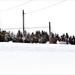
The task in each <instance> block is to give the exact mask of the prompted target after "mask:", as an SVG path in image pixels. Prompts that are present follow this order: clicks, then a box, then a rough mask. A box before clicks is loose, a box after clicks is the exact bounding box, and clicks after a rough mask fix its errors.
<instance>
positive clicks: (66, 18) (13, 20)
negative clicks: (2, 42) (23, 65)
mask: <svg viewBox="0 0 75 75" xmlns="http://www.w3.org/2000/svg"><path fill="white" fill-rule="evenodd" d="M28 1H29V0H17V1H15V0H10V1H9V0H6V1H5V0H1V1H0V28H22V10H23V9H24V11H25V13H28V12H32V11H35V10H38V9H41V8H44V7H48V6H51V5H54V4H56V3H59V2H61V1H63V0H36V1H35V0H32V1H31V2H29V3H27V4H25V5H22V6H19V7H16V8H14V9H11V10H7V11H4V10H6V9H10V8H12V7H15V6H18V5H21V4H24V3H25V2H28ZM74 9H75V1H74V0H65V1H63V2H62V3H59V4H57V5H55V6H52V7H49V8H47V9H44V10H41V11H38V12H34V13H30V14H25V27H41V26H44V27H45V26H48V25H49V21H50V22H51V28H52V31H53V32H54V33H58V34H60V35H61V34H63V33H66V32H68V33H69V34H70V35H75V28H74V27H75V10H74ZM26 30H27V32H33V31H36V30H40V31H41V30H45V31H47V32H48V31H49V30H48V27H47V28H42V29H38V28H36V29H26ZM8 31H14V33H15V32H16V31H17V30H10V29H9V30H8Z"/></svg>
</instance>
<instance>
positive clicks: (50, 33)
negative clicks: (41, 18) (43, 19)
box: [49, 22, 51, 42]
mask: <svg viewBox="0 0 75 75" xmlns="http://www.w3.org/2000/svg"><path fill="white" fill-rule="evenodd" d="M50 40H51V23H50V22H49V42H50Z"/></svg>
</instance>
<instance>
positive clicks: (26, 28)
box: [1, 26, 48, 30]
mask: <svg viewBox="0 0 75 75" xmlns="http://www.w3.org/2000/svg"><path fill="white" fill-rule="evenodd" d="M36 28H48V26H40V27H26V29H36ZM1 29H6V30H11V29H23V28H1Z"/></svg>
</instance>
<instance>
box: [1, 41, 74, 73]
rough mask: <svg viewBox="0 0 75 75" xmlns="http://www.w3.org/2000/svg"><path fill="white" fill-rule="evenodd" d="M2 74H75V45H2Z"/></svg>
mask: <svg viewBox="0 0 75 75" xmlns="http://www.w3.org/2000/svg"><path fill="white" fill-rule="evenodd" d="M0 74H75V45H63V44H61V45H60V44H25V43H11V42H9V43H0Z"/></svg>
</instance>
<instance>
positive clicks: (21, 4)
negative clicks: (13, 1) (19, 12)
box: [0, 0, 33, 12]
mask: <svg viewBox="0 0 75 75" xmlns="http://www.w3.org/2000/svg"><path fill="white" fill-rule="evenodd" d="M31 1H33V0H30V1H27V2H25V3H23V4H20V5H17V6H14V7H11V8H8V9H5V10H1V11H0V12H4V11H8V10H12V9H15V8H18V7H20V6H23V5H25V4H28V3H30V2H31Z"/></svg>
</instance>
